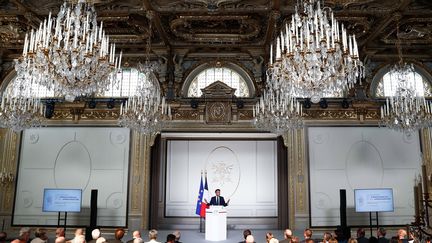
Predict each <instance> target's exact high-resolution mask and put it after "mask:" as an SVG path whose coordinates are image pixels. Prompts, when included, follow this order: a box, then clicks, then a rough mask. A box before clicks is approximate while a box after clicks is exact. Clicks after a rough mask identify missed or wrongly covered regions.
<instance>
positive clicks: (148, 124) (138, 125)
mask: <svg viewBox="0 0 432 243" xmlns="http://www.w3.org/2000/svg"><path fill="white" fill-rule="evenodd" d="M140 71H141V72H143V73H144V75H143V76H140V77H143V78H142V80H140V81H139V82H140V83H141V85H140V86H139V88H138V92H137V93H136V94H135V95H132V96H130V97H128V100H127V101H126V102H125V103H124V104H122V105H121V106H120V117H119V125H120V126H122V127H128V128H130V129H132V130H135V131H137V132H139V133H142V134H146V135H153V134H156V133H158V132H160V131H161V130H162V128H163V127H164V126H165V125H166V121H167V120H171V119H172V116H171V107H170V106H169V105H168V104H167V103H166V102H165V97H162V98H161V92H160V89H159V86H158V84H157V83H156V82H157V79H156V77H155V76H154V73H153V70H152V68H151V67H149V66H146V65H144V66H142V67H141V68H140Z"/></svg>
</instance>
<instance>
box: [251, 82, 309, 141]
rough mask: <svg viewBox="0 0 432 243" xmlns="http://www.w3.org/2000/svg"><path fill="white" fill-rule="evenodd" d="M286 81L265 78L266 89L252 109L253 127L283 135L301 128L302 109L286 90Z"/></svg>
mask: <svg viewBox="0 0 432 243" xmlns="http://www.w3.org/2000/svg"><path fill="white" fill-rule="evenodd" d="M285 83H286V80H283V79H271V78H270V77H269V76H268V77H267V87H266V90H265V91H264V93H263V95H262V96H261V97H260V99H259V101H258V102H257V104H256V105H255V107H254V108H253V117H254V123H255V126H256V127H257V128H259V129H262V130H265V131H270V132H272V133H275V134H277V135H283V134H284V133H285V132H286V131H289V130H295V129H300V128H302V127H303V119H302V115H303V107H302V106H301V104H300V103H299V102H298V101H297V100H296V98H295V97H293V96H292V95H291V93H290V92H289V91H288V90H286V84H285Z"/></svg>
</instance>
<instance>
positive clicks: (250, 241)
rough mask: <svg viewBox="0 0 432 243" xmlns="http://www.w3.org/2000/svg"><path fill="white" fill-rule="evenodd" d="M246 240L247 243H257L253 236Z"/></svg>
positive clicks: (247, 237)
mask: <svg viewBox="0 0 432 243" xmlns="http://www.w3.org/2000/svg"><path fill="white" fill-rule="evenodd" d="M245 240H246V243H254V242H255V239H254V237H253V235H248V236H246V239H245Z"/></svg>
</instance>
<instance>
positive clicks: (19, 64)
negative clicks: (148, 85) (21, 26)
mask: <svg viewBox="0 0 432 243" xmlns="http://www.w3.org/2000/svg"><path fill="white" fill-rule="evenodd" d="M115 51H116V47H115V44H110V40H109V37H108V36H107V35H106V34H105V31H104V30H103V23H101V24H100V26H98V25H97V21H96V11H95V8H94V5H93V4H92V3H91V2H89V1H87V0H78V1H74V4H70V3H68V2H67V1H65V2H64V4H63V5H62V6H61V8H60V11H59V13H58V14H57V17H56V18H52V17H51V13H50V14H49V16H48V19H45V20H44V21H43V23H41V24H40V26H39V28H38V29H36V30H31V31H30V33H27V34H26V36H25V39H24V48H23V52H22V56H21V57H20V58H19V59H17V60H15V70H16V71H17V81H18V82H23V83H25V82H28V81H29V80H31V81H32V82H38V83H39V84H41V85H43V86H45V87H47V88H48V89H50V90H54V92H55V93H56V94H59V95H64V96H65V99H66V100H68V101H73V100H75V98H76V97H78V96H88V95H92V94H94V93H102V92H103V91H105V90H107V89H108V87H110V85H111V84H112V82H116V72H117V71H119V70H120V66H121V58H122V57H121V56H122V54H121V53H120V56H119V57H116V56H115Z"/></svg>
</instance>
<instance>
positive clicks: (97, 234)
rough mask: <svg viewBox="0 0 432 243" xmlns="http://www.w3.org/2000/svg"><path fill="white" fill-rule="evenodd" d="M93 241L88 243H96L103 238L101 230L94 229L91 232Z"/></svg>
mask: <svg viewBox="0 0 432 243" xmlns="http://www.w3.org/2000/svg"><path fill="white" fill-rule="evenodd" d="M91 235H92V240H90V241H89V242H88V243H96V240H97V239H98V238H99V237H100V236H101V232H100V230H99V229H94V230H92V232H91Z"/></svg>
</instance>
